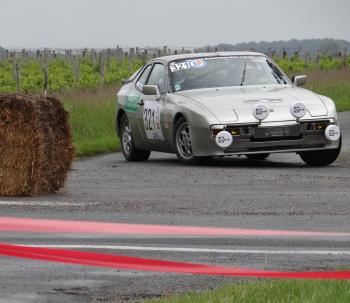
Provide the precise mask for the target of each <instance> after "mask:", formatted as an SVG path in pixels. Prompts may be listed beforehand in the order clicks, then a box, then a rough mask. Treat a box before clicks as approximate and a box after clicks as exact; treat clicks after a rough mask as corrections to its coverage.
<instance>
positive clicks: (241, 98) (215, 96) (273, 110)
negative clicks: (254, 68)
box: [178, 85, 327, 123]
mask: <svg viewBox="0 0 350 303" xmlns="http://www.w3.org/2000/svg"><path fill="white" fill-rule="evenodd" d="M178 94H180V95H182V96H184V97H187V98H190V99H192V100H194V101H196V102H199V103H200V104H202V105H203V106H204V107H206V108H207V109H208V110H209V111H211V112H212V113H213V114H214V116H215V117H216V118H217V120H219V121H220V122H222V123H228V122H239V123H249V122H256V119H255V118H254V116H253V113H252V111H253V108H254V106H255V105H256V104H258V103H264V104H265V105H266V106H267V107H268V108H269V109H270V114H269V117H268V118H266V119H265V120H264V122H277V121H286V120H295V118H294V117H293V116H292V115H291V113H290V111H289V108H290V106H291V105H292V104H293V103H295V102H302V103H304V104H305V105H306V107H307V109H308V113H307V114H306V116H305V118H312V117H321V116H327V108H326V106H325V104H324V103H323V102H322V100H321V99H320V98H319V97H318V96H317V95H316V94H314V93H313V92H311V91H308V90H306V89H302V88H298V87H294V86H290V85H286V86H281V85H278V86H275V85H274V86H243V87H232V88H231V87H230V88H216V89H215V88H214V89H212V88H210V89H199V90H189V91H182V92H178Z"/></svg>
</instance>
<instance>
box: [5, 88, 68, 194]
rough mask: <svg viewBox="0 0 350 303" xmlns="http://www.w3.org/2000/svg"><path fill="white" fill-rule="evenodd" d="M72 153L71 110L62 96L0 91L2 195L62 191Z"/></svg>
mask: <svg viewBox="0 0 350 303" xmlns="http://www.w3.org/2000/svg"><path fill="white" fill-rule="evenodd" d="M73 154H74V150H73V147H72V138H71V131H70V127H69V122H68V113H67V111H66V110H65V109H64V108H63V106H62V104H61V102H60V101H59V100H57V99H55V98H51V97H49V98H43V97H33V96H25V95H19V94H0V196H32V195H36V194H43V193H52V192H56V191H59V190H60V189H61V188H62V186H63V185H64V182H65V180H66V178H67V174H68V172H69V170H70V169H71V165H72V161H73Z"/></svg>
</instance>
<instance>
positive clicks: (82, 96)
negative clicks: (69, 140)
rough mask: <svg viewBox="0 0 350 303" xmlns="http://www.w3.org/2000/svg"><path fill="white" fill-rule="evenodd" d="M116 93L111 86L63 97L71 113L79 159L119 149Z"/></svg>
mask: <svg viewBox="0 0 350 303" xmlns="http://www.w3.org/2000/svg"><path fill="white" fill-rule="evenodd" d="M116 91H117V88H116V87H109V88H105V89H101V90H95V91H93V92H92V91H85V92H84V91H82V92H79V91H78V92H73V93H69V94H66V95H63V96H61V100H62V102H63V103H64V106H65V108H66V109H67V110H68V111H69V114H70V124H71V127H72V132H73V143H74V147H75V152H76V155H77V156H89V155H94V154H97V153H103V152H111V151H117V150H119V148H120V143H119V139H118V138H117V135H116V132H115V97H114V95H115V93H116Z"/></svg>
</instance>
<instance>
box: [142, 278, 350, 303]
mask: <svg viewBox="0 0 350 303" xmlns="http://www.w3.org/2000/svg"><path fill="white" fill-rule="evenodd" d="M204 302H205V303H208V302H212V303H228V302H233V303H243V302H244V303H260V302H269V303H291V302H293V303H295V302H307V303H322V302H324V303H326V302H335V303H347V302H350V282H349V281H318V280H312V281H311V280H270V281H263V282H260V281H257V282H250V283H242V284H236V285H232V286H225V287H223V288H220V289H218V290H215V291H208V292H205V293H202V294H194V293H190V294H186V295H181V296H173V297H169V298H164V299H156V300H152V301H149V303H204Z"/></svg>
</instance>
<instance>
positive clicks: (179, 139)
mask: <svg viewBox="0 0 350 303" xmlns="http://www.w3.org/2000/svg"><path fill="white" fill-rule="evenodd" d="M174 146H175V152H176V155H177V157H178V158H179V160H180V161H181V162H182V163H184V164H192V165H195V164H206V163H208V162H211V161H212V159H213V157H196V156H194V155H193V152H192V141H191V134H190V126H189V124H188V123H187V121H186V119H185V118H183V117H182V118H180V119H179V120H178V121H177V122H176V123H175V134H174Z"/></svg>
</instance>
